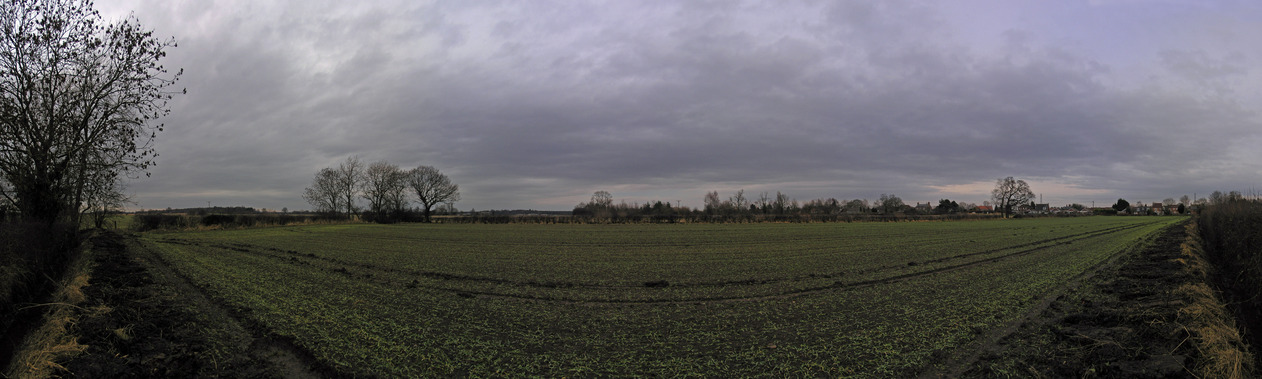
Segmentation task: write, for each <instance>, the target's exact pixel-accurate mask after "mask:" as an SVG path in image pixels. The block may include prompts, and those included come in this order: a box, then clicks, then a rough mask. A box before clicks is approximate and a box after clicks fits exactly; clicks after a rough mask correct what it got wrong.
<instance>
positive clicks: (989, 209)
mask: <svg viewBox="0 0 1262 379" xmlns="http://www.w3.org/2000/svg"><path fill="white" fill-rule="evenodd" d="M994 211H995V207H992V206H989V205H978V206H977V207H976V208H973V212H976V213H992V212H994Z"/></svg>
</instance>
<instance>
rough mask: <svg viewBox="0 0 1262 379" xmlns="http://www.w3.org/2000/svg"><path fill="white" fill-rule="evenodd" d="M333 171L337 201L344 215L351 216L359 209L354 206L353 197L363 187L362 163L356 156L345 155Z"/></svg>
mask: <svg viewBox="0 0 1262 379" xmlns="http://www.w3.org/2000/svg"><path fill="white" fill-rule="evenodd" d="M334 173H335V174H336V175H334V176H332V178H333V179H334V183H335V188H336V193H337V194H338V195H337V196H339V197H341V200H340V201H337V203H339V204H340V205H341V207H342V208H344V209H345V210H344V211H343V212H344V213H345V214H346V217H352V216H354V215H355V213H356V212H358V211H359V208H358V207H356V206H355V198H356V197H358V196H359V191H360V189H361V187H363V181H364V163H363V162H361V161H360V160H359V157H358V156H350V157H346V161H345V162H342V164H340V165H338V166H337V170H336V171H334Z"/></svg>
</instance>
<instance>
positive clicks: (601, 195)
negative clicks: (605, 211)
mask: <svg viewBox="0 0 1262 379" xmlns="http://www.w3.org/2000/svg"><path fill="white" fill-rule="evenodd" d="M592 205H594V206H596V207H600V208H610V207H613V195H612V194H610V193H609V191H596V192H595V193H593V194H592Z"/></svg>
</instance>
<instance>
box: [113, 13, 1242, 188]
mask: <svg viewBox="0 0 1262 379" xmlns="http://www.w3.org/2000/svg"><path fill="white" fill-rule="evenodd" d="M98 8H100V9H102V11H103V14H105V15H106V17H107V18H109V19H115V18H118V17H122V16H124V15H126V14H127V13H128V12H129V11H130V12H133V13H134V14H135V16H136V17H137V18H138V19H139V20H140V22H141V23H142V25H145V26H146V27H148V28H152V29H154V30H155V32H156V34H157V35H163V36H167V35H170V36H175V37H176V39H177V40H178V41H179V44H180V46H179V47H178V48H174V49H171V50H170V52H169V53H170V56H169V58H168V60H166V61H165V62H164V63H165V64H166V65H167V66H168V67H180V68H184V70H185V73H186V74H185V77H184V79H183V80H182V81H181V82H180V85H182V86H186V87H188V90H189V94H188V95H187V96H182V97H179V98H178V99H177V101H176V102H175V103H174V105H173V112H172V116H171V117H169V118H167V119H166V120H164V121H165V122H166V124H167V125H168V128H167V131H166V132H165V133H162V134H160V135H159V136H158V140H157V148H158V150H159V152H160V153H161V156H160V157H159V160H158V166H157V167H156V168H154V169H153V170H152V177H150V178H143V179H138V180H135V181H133V183H132V185H131V188H130V189H131V191H132V192H133V193H134V195H135V196H134V197H135V199H136V200H138V201H139V204H138V205H137V206H136V207H137V208H165V207H177V208H179V207H195V206H205V205H206V204H208V203H209V204H212V205H221V206H236V205H242V206H254V207H262V208H269V209H279V208H282V207H287V208H289V209H305V208H307V207H308V206H307V205H306V204H305V203H304V202H303V201H302V199H301V197H300V195H301V193H302V190H303V188H304V187H306V186H308V185H309V184H310V180H311V177H312V176H313V175H314V173H315V172H316V171H317V170H319V169H320V168H322V167H328V166H332V165H336V164H337V163H338V162H339V161H341V160H343V159H345V158H346V157H347V156H349V155H360V156H361V158H362V159H364V160H366V161H376V160H381V159H384V160H388V161H390V162H392V163H395V164H398V165H400V166H403V167H405V168H408V167H415V166H417V165H433V166H435V167H438V168H439V169H440V170H442V171H443V172H445V173H447V174H448V175H449V176H451V177H452V179H453V180H454V181H455V182H456V183H458V184H460V185H461V189H462V191H461V192H462V194H463V201H461V202H460V203H458V204H457V206H458V207H459V208H461V209H469V208H476V209H490V208H494V209H502V208H534V209H550V210H565V209H569V208H570V207H572V206H573V205H575V204H577V203H579V202H582V201H586V200H588V198H589V197H590V195H591V193H592V192H594V191H597V190H607V191H610V192H611V193H613V195H614V198H615V199H617V200H623V199H625V200H626V201H627V202H644V201H648V200H667V201H676V200H682V202H683V203H684V205H692V206H696V205H699V204H700V203H701V198H702V196H703V195H704V194H705V192H707V191H711V190H717V191H719V192H720V193H721V194H722V195H723V196H724V197H726V196H728V195H730V194H731V193H733V192H735V191H736V190H738V189H745V191H746V193H747V194H751V193H752V194H757V193H759V192H763V191H766V192H771V193H773V194H774V193H775V192H776V191H781V192H784V193H786V194H789V195H790V196H792V197H794V198H797V199H798V200H801V201H805V200H809V199H814V198H828V197H834V198H838V199H853V198H864V199H876V198H877V197H878V196H880V194H882V193H893V194H896V195H898V196H900V197H902V198H903V199H904V200H905V201H907V202H909V203H911V202H916V201H920V202H924V201H935V202H936V200H937V199H940V198H950V199H953V200H959V201H966V202H977V203H980V202H981V201H983V200H985V199H987V198H988V196H989V189H990V188H991V187H993V182H994V181H995V179H997V178H1000V177H1005V176H1015V177H1017V178H1022V179H1025V180H1027V181H1029V182H1031V186H1032V188H1033V189H1034V190H1035V192H1038V193H1042V194H1043V195H1044V201H1046V202H1049V203H1052V204H1054V205H1060V204H1065V203H1069V202H1078V203H1085V204H1088V205H1089V203H1090V202H1091V201H1095V202H1096V204H1097V205H1107V204H1111V203H1112V202H1113V201H1115V200H1116V199H1117V198H1126V199H1128V200H1131V201H1132V202H1134V201H1143V202H1152V201H1160V200H1162V199H1164V198H1178V197H1179V196H1181V195H1185V194H1186V195H1192V194H1193V193H1197V194H1199V195H1200V196H1202V197H1203V196H1205V195H1206V194H1207V193H1208V192H1210V191H1213V190H1224V191H1227V190H1241V191H1246V192H1248V191H1251V189H1252V188H1256V187H1258V186H1262V180H1259V179H1260V178H1262V175H1260V174H1262V149H1256V148H1255V147H1256V146H1258V143H1259V142H1262V141H1260V140H1262V128H1260V126H1262V122H1260V121H1262V119H1259V115H1258V110H1259V109H1262V108H1260V107H1259V106H1260V105H1262V75H1260V74H1259V72H1258V70H1257V69H1255V67H1259V63H1260V62H1262V51H1260V50H1259V48H1258V46H1262V5H1259V3H1254V2H1247V1H1160V0H1154V1H1143V0H1117V1H1055V2H1046V1H1022V0H1018V1H980V0H967V1H952V2H869V1H839V2H832V1H829V2H811V1H787V2H771V3H767V2H745V3H738V2H726V1H721V2H693V1H690V2H665V1H599V2H571V1H557V2H545V1H540V2H495V1H485V2H484V1H451V2H434V1H421V2H417V1H398V2H386V1H365V2H340V1H301V2H299V1H276V2H251V1H188V2H184V1H176V2H173V1H157V0H130V1H126V0H125V1H116V2H109V3H104V2H103V3H101V4H98ZM1104 203H1107V204H1104Z"/></svg>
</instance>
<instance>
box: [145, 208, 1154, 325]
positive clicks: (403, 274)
mask: <svg viewBox="0 0 1262 379" xmlns="http://www.w3.org/2000/svg"><path fill="white" fill-rule="evenodd" d="M1150 224H1151V223H1144V224H1134V225H1123V226H1117V227H1111V228H1106V229H1100V230H1092V231H1088V232H1082V233H1075V234H1071V235H1067V236H1061V237H1053V238H1046V239H1042V240H1038V241H1033V242H1026V243H1021V244H1016V245H1011V246H1006V247H1003V248H996V249H990V250H986V251H980V252H970V253H964V254H957V255H953V256H949V257H942V258H936V259H932V260H926V261H923V262H912V263H916V264H932V263H943V262H948V261H952V260H959V259H966V258H971V257H977V256H984V255H989V254H995V253H1000V252H1004V251H1008V250H1014V249H1020V250H1017V251H1013V252H1009V253H1005V254H1001V255H996V256H990V257H984V258H982V259H976V260H970V261H965V262H960V263H955V264H950V265H946V266H942V267H936V268H933V269H928V270H921V271H916V272H910V273H903V274H897V275H892V276H886V277H879V278H873V279H866V280H860V281H854V282H845V281H840V280H838V281H834V282H833V283H831V284H826V285H817V286H810V287H804V288H798V289H793V290H788V291H781V292H777V293H772V294H761V295H755V296H742V295H733V296H699V297H689V298H664V299H599V298H596V299H591V298H570V297H560V296H548V295H532V294H522V293H506V292H498V291H487V290H474V289H458V288H451V287H449V286H442V285H434V284H429V283H424V282H420V281H419V280H416V278H425V279H431V280H437V281H439V282H473V283H483V284H491V285H503V286H510V287H525V288H540V289H588V290H629V289H637V290H644V291H659V290H664V289H692V288H715V287H727V286H750V285H760V286H761V285H770V284H783V283H794V282H802V281H809V280H816V281H819V280H829V279H833V278H841V277H846V276H853V275H856V274H871V273H881V272H888V271H894V270H898V269H905V268H906V267H908V266H907V265H888V266H882V267H878V268H874V269H870V270H867V271H860V272H841V273H826V274H811V275H801V276H794V277H783V278H771V279H748V280H739V281H723V282H701V283H687V284H673V283H665V282H645V283H643V284H639V285H632V284H627V285H607V284H592V283H574V282H535V281H513V280H509V279H501V278H493V277H481V276H470V275H460V274H449V273H441V272H432V271H418V270H407V269H399V268H388V267H380V266H375V265H371V264H364V263H357V262H350V261H345V260H340V259H336V258H328V257H320V256H317V255H315V254H304V253H300V252H298V251H294V250H282V249H277V248H269V247H260V246H255V245H250V244H243V243H228V244H223V243H211V244H203V243H199V242H195V241H188V240H181V239H172V238H167V239H160V240H153V241H152V242H154V243H163V244H175V245H187V246H196V247H210V248H215V249H223V250H230V251H235V252H239V253H243V254H253V255H258V256H264V257H268V258H272V259H274V260H278V261H281V262H283V263H285V264H299V265H312V266H313V267H316V268H318V269H321V270H324V271H328V272H332V273H337V274H342V275H347V276H351V277H356V278H357V279H358V280H364V281H369V282H374V283H378V284H382V285H388V286H396V287H404V288H417V289H426V290H433V291H439V292H446V293H450V294H453V295H456V296H460V297H465V298H473V297H484V298H497V299H515V300H523V301H542V302H555V303H567V304H632V305H633V304H686V303H699V302H747V301H763V300H774V299H785V298H791V297H796V296H802V295H808V294H813V293H820V292H825V291H838V290H854V289H859V288H866V287H872V286H878V285H883V284H889V283H894V282H898V281H903V280H909V279H915V278H919V277H925V276H929V275H935V274H940V273H945V272H951V271H957V270H962V269H967V268H972V267H976V266H980V265H984V264H991V263H996V262H1000V261H1003V260H1007V259H1011V258H1016V257H1021V256H1025V255H1029V254H1033V253H1036V252H1040V251H1043V250H1046V249H1050V248H1052V247H1057V246H1062V245H1066V244H1072V243H1075V242H1078V241H1083V240H1088V239H1092V238H1096V237H1101V236H1106V235H1111V234H1116V233H1121V232H1125V231H1129V230H1133V229H1136V228H1142V227H1146V226H1148V225H1150ZM361 270H363V271H361ZM356 271H360V272H356ZM392 276H393V277H398V278H392ZM409 279H411V280H409Z"/></svg>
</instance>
